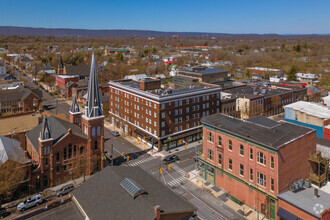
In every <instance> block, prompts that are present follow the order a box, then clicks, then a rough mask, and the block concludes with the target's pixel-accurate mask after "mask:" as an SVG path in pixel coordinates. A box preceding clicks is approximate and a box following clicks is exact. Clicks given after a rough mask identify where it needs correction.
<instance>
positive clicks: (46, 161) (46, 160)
mask: <svg viewBox="0 0 330 220" xmlns="http://www.w3.org/2000/svg"><path fill="white" fill-rule="evenodd" d="M45 166H46V167H47V166H48V158H46V159H45Z"/></svg>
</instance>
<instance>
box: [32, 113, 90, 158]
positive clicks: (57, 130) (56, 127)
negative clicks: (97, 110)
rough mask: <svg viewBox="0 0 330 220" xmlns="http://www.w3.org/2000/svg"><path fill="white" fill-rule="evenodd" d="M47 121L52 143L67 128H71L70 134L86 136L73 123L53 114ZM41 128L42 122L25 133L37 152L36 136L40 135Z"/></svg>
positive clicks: (60, 136) (62, 135) (63, 133)
mask: <svg viewBox="0 0 330 220" xmlns="http://www.w3.org/2000/svg"><path fill="white" fill-rule="evenodd" d="M48 122H49V127H50V130H51V137H52V138H53V145H54V144H56V143H57V142H58V141H59V140H60V139H61V138H62V137H64V136H65V135H66V134H67V133H68V129H69V128H70V129H71V131H72V134H75V135H77V136H80V137H82V138H85V139H87V136H86V135H85V134H84V133H82V131H81V129H80V128H79V127H78V126H77V125H75V124H72V123H70V122H68V121H65V120H62V119H59V118H57V117H55V116H51V117H49V118H48ZM41 129H42V123H40V124H39V125H38V126H36V127H35V128H33V129H32V130H31V131H29V132H27V133H26V136H27V138H28V139H29V140H30V142H31V144H32V145H33V147H34V148H35V149H36V150H37V152H39V144H38V138H39V136H40V131H41Z"/></svg>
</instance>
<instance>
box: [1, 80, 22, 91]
mask: <svg viewBox="0 0 330 220" xmlns="http://www.w3.org/2000/svg"><path fill="white" fill-rule="evenodd" d="M20 86H24V82H23V81H19V80H0V90H5V89H17V88H18V87H20Z"/></svg>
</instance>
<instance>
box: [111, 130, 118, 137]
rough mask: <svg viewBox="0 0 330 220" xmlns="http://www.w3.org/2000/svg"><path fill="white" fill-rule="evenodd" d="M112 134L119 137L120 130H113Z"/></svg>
mask: <svg viewBox="0 0 330 220" xmlns="http://www.w3.org/2000/svg"><path fill="white" fill-rule="evenodd" d="M111 134H112V135H113V136H115V137H118V136H119V133H118V131H111Z"/></svg>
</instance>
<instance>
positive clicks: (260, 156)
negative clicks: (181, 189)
mask: <svg viewBox="0 0 330 220" xmlns="http://www.w3.org/2000/svg"><path fill="white" fill-rule="evenodd" d="M201 121H202V123H203V135H204V140H203V155H202V156H201V158H199V160H198V169H199V171H200V176H201V177H202V178H203V179H205V180H207V181H208V182H209V183H211V184H214V185H216V186H217V187H219V188H221V189H223V190H224V191H226V192H227V193H228V196H229V197H230V198H231V199H232V200H233V201H234V202H236V203H238V204H243V203H245V204H246V205H248V206H249V207H252V208H255V210H257V211H258V212H261V213H263V214H264V215H265V216H266V218H270V219H275V218H276V212H277V210H278V209H279V205H278V195H279V194H280V193H282V192H285V191H287V190H289V187H290V185H291V184H292V183H293V182H295V181H297V180H300V179H306V178H307V177H308V174H309V173H308V172H309V169H310V168H311V166H310V163H309V161H308V158H309V155H310V154H314V153H315V151H316V132H315V130H314V129H310V128H307V127H303V126H299V125H295V124H292V123H287V122H283V121H281V122H276V121H272V120H270V119H268V118H266V117H262V116H256V117H253V118H250V119H248V120H241V119H237V118H233V117H231V116H227V115H224V114H213V115H210V116H207V117H203V118H202V120H201Z"/></svg>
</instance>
